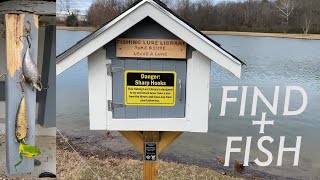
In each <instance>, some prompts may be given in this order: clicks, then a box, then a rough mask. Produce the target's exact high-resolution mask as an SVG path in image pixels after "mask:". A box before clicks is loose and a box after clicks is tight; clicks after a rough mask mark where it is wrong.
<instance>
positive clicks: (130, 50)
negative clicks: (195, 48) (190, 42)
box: [116, 38, 187, 59]
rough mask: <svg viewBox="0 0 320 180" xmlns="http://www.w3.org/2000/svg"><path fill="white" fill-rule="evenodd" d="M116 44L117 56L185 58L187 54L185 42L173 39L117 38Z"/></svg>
mask: <svg viewBox="0 0 320 180" xmlns="http://www.w3.org/2000/svg"><path fill="white" fill-rule="evenodd" d="M116 46H117V48H116V55H117V57H139V58H175V59H185V58H186V54H187V44H186V43H185V42H184V41H182V40H174V39H131V38H118V39H117V40H116Z"/></svg>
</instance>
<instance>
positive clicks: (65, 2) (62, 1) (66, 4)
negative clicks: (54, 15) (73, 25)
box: [57, 0, 72, 15]
mask: <svg viewBox="0 0 320 180" xmlns="http://www.w3.org/2000/svg"><path fill="white" fill-rule="evenodd" d="M57 5H58V6H59V9H60V12H63V11H65V12H67V13H68V15H70V14H71V13H72V12H71V6H70V0H59V1H58V2H57Z"/></svg>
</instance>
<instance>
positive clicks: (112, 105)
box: [108, 100, 126, 111]
mask: <svg viewBox="0 0 320 180" xmlns="http://www.w3.org/2000/svg"><path fill="white" fill-rule="evenodd" d="M125 106H126V105H124V104H121V103H114V102H112V101H111V100H108V111H112V110H113V109H115V108H121V107H125Z"/></svg>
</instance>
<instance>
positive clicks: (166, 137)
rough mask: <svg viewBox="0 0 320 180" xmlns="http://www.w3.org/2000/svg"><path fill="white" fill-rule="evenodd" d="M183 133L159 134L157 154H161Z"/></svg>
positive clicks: (164, 132)
mask: <svg viewBox="0 0 320 180" xmlns="http://www.w3.org/2000/svg"><path fill="white" fill-rule="evenodd" d="M182 133H183V132H170V131H163V132H160V142H159V146H158V149H159V154H160V153H162V152H163V151H164V150H165V149H166V148H167V147H168V146H169V145H170V144H171V143H172V142H173V141H174V140H176V139H177V138H178V137H179V136H180V135H181V134H182Z"/></svg>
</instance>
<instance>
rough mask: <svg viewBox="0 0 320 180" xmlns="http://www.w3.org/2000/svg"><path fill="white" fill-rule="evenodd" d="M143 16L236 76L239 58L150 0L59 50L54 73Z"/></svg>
mask: <svg viewBox="0 0 320 180" xmlns="http://www.w3.org/2000/svg"><path fill="white" fill-rule="evenodd" d="M146 16H149V17H151V18H152V19H153V20H155V21H156V22H158V23H159V24H160V25H162V26H163V27H165V28H166V29H168V30H169V31H170V32H172V33H173V34H175V35H176V36H178V37H179V38H181V39H182V40H184V41H185V42H187V43H188V44H189V45H191V46H192V47H194V48H195V49H197V50H198V51H199V52H201V53H203V54H204V55H205V56H207V57H208V58H209V59H211V60H212V61H215V62H216V63H217V64H219V65H221V66H222V67H224V68H226V69H227V70H229V71H230V72H232V73H233V74H234V75H236V76H237V77H240V75H241V63H240V62H239V61H237V60H236V59H234V58H233V57H232V56H231V55H229V54H228V53H226V52H225V51H223V50H222V49H220V48H219V47H218V46H216V45H215V44H214V43H212V42H210V41H209V40H208V39H206V38H205V37H204V36H203V35H201V34H199V33H198V32H196V31H195V30H194V29H193V28H191V27H190V26H188V25H187V24H185V23H184V22H183V21H181V20H179V19H178V18H177V17H175V16H174V15H173V14H171V13H170V12H168V11H167V10H165V9H164V8H162V7H161V6H160V5H158V4H157V3H155V2H154V1H152V0H144V1H142V2H141V3H139V4H137V5H136V6H135V7H133V8H132V9H131V10H130V11H127V12H126V13H124V14H122V16H120V17H118V18H116V19H114V20H113V21H112V22H111V23H109V24H107V25H106V27H103V28H101V29H103V30H104V31H103V32H101V34H99V35H98V36H97V37H95V38H94V39H92V40H91V41H88V42H87V43H85V44H83V45H81V46H80V44H79V45H76V46H74V47H72V48H70V49H69V50H68V51H71V53H70V52H68V51H66V52H65V53H64V54H68V53H70V54H69V55H65V56H66V57H65V56H64V54H62V57H64V58H63V59H58V63H57V75H59V74H60V73H62V72H63V71H65V70H66V69H68V68H70V67H71V66H73V65H74V64H76V63H77V62H79V61H80V60H81V59H83V58H85V57H87V56H88V55H90V54H91V53H93V52H94V51H95V50H97V49H99V48H101V47H102V46H103V45H105V44H107V43H108V42H110V41H111V40H112V39H114V38H116V37H117V36H118V35H120V34H121V33H123V32H124V31H126V30H127V29H129V28H131V27H132V26H133V25H135V24H136V23H137V22H139V21H141V20H142V19H144V18H145V17H146ZM93 35H95V34H93ZM89 37H90V36H89ZM78 46H79V47H78Z"/></svg>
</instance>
